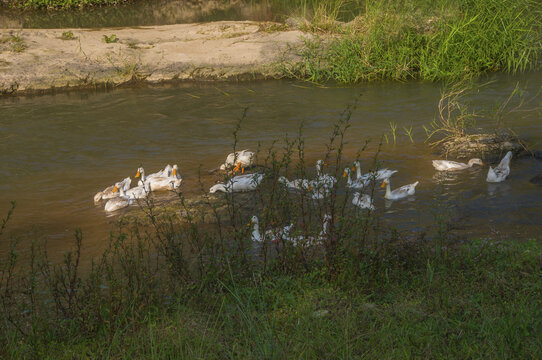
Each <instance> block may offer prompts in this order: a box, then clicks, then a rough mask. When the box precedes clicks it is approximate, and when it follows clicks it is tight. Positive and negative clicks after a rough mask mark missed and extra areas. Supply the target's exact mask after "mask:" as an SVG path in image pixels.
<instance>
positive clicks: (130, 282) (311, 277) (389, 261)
mask: <svg viewBox="0 0 542 360" xmlns="http://www.w3.org/2000/svg"><path fill="white" fill-rule="evenodd" d="M351 111H352V110H351V109H347V110H346V111H345V112H344V113H343V114H342V117H341V119H340V120H339V121H338V122H337V123H336V124H335V126H334V128H333V130H332V133H331V135H330V137H329V142H328V143H327V144H325V149H326V150H325V152H324V154H323V156H322V158H323V159H325V161H326V162H327V163H328V164H329V169H331V170H329V171H328V172H329V173H330V174H332V175H334V176H335V177H336V178H338V179H342V178H341V174H342V169H344V168H345V167H346V166H348V167H350V166H351V163H350V162H346V161H345V160H344V159H343V150H344V148H345V146H352V145H351V144H350V145H349V144H347V143H346V142H345V140H344V139H345V134H346V133H347V130H348V128H349V126H350V116H351ZM245 114H246V113H245ZM241 121H242V120H241ZM239 129H240V125H239V126H238V127H237V128H236V130H235V131H234V149H235V148H236V145H237V143H238V139H237V133H238V132H239ZM304 144H305V142H304V139H303V136H302V129H300V132H299V135H298V136H297V138H294V139H292V138H285V139H284V140H283V141H282V142H275V143H273V144H272V145H271V146H270V147H269V148H268V149H267V150H263V149H259V150H258V152H257V155H256V156H257V160H258V164H260V165H261V166H260V167H259V168H258V171H263V172H264V173H265V177H264V181H263V182H262V184H261V185H260V186H259V187H258V188H257V189H256V191H253V192H249V193H233V194H220V195H209V194H208V193H207V189H203V187H202V194H201V197H202V199H203V200H202V201H201V202H202V203H203V204H202V206H203V207H201V208H195V207H189V206H188V205H187V202H186V201H185V199H184V198H183V196H182V194H179V196H180V200H181V201H180V202H181V204H182V205H181V208H180V209H179V208H176V209H174V212H173V213H172V214H169V215H168V214H166V215H158V212H157V211H156V210H157V208H156V206H155V204H153V202H152V199H150V200H148V201H143V202H142V203H141V206H142V210H143V211H144V212H145V214H146V216H145V217H144V218H137V219H133V220H132V221H129V220H128V219H127V218H124V219H120V220H119V222H118V228H116V229H114V230H113V231H112V233H111V237H110V239H109V246H108V247H107V249H106V250H105V251H104V252H103V254H102V255H101V256H100V257H97V258H95V259H92V262H91V263H90V264H88V259H84V255H83V252H82V248H83V235H82V233H81V232H80V231H77V232H76V233H75V247H74V249H73V251H71V252H67V253H65V254H64V258H63V261H62V262H61V263H53V262H52V260H51V258H50V257H49V254H48V253H47V246H46V244H41V243H39V242H37V241H22V240H21V239H16V238H15V239H11V240H10V239H9V237H8V234H7V229H8V228H9V220H10V217H11V216H13V214H14V213H13V211H11V212H10V213H9V214H8V216H7V217H6V218H5V219H4V220H3V221H0V242H1V244H2V246H3V249H6V246H7V247H8V251H6V252H4V253H3V254H4V255H3V256H2V257H0V319H2V321H0V357H2V358H40V359H41V358H43V359H47V358H54V359H63V358H64V359H71V358H114V359H119V358H145V359H148V358H151V359H158V358H167V359H171V358H190V359H194V358H199V359H224V358H241V359H262V358H266V359H284V358H367V359H374V358H393V359H398V358H412V357H418V358H518V359H530V358H532V359H538V358H541V357H542V343H541V342H540V338H539V334H540V333H541V332H542V312H541V311H540V309H541V308H542V298H541V297H540V292H541V291H542V276H541V267H542V243H541V242H540V241H539V240H532V241H527V242H519V241H516V240H515V239H509V240H506V241H504V240H500V241H497V240H494V239H491V238H489V239H477V240H472V239H468V238H464V237H461V236H458V235H457V234H453V233H452V232H451V231H450V228H451V227H452V226H453V224H454V219H453V218H452V214H450V212H449V209H446V208H439V206H436V207H435V209H434V211H435V213H434V216H435V223H434V224H433V225H431V226H429V227H427V228H424V229H419V230H411V229H397V228H395V227H394V225H393V223H391V222H390V221H388V220H387V219H386V218H385V216H382V215H381V214H379V212H378V211H373V210H370V209H365V210H362V209H358V208H356V207H354V206H353V205H352V203H351V198H352V196H351V195H352V193H351V191H352V190H349V189H348V188H345V186H344V182H345V180H344V179H342V180H340V181H339V185H338V186H333V187H332V188H331V189H330V190H329V192H327V194H326V195H325V196H324V197H323V198H322V199H318V200H314V199H312V198H311V194H312V191H313V189H307V190H306V191H300V192H294V193H292V192H290V191H289V190H288V189H287V188H285V187H284V186H282V185H281V184H282V182H281V181H280V180H279V178H280V176H282V175H288V176H295V177H296V178H312V176H313V175H312V174H311V172H310V171H307V168H308V167H309V165H307V162H306V159H305V156H304V154H305V150H304ZM364 149H365V148H364V147H362V148H360V149H359V151H358V158H360V157H361V155H362V153H363V152H364ZM368 162H369V161H368V159H367V157H365V162H364V163H365V164H367V163H368ZM365 166H366V167H367V169H366V171H370V170H369V169H372V170H375V169H376V168H378V167H379V161H378V159H377V156H375V157H374V158H373V159H372V164H371V165H368V166H367V165H365ZM333 169H334V171H333ZM230 176H231V174H229V173H226V174H224V179H225V180H227V179H228V178H229V177H230ZM378 185H379V184H378ZM376 186H377V184H376V183H375V184H373V185H372V186H370V187H369V188H368V189H365V190H364V191H365V192H369V194H371V195H373V194H374V193H375V191H376V189H375V188H376ZM316 191H318V190H317V189H316ZM217 199H219V200H220V202H219V201H217ZM14 207H15V204H14ZM179 210H181V217H180V216H179ZM253 215H257V216H258V217H259V226H260V234H264V235H262V236H264V241H263V242H261V243H258V242H257V241H254V240H253V239H252V238H251V234H252V232H253V231H255V230H254V227H253V224H251V223H252V222H253V221H252V220H251V223H249V224H248V226H247V223H248V222H249V220H250V219H251V217H252V216H253ZM15 216H16V213H15ZM209 218H211V220H212V221H211V220H209ZM324 219H328V220H327V223H326V224H327V225H326V226H324V223H323V221H324ZM290 223H291V224H293V225H294V226H293V229H292V230H290V231H291V232H290V235H291V236H292V237H294V238H295V239H297V243H294V242H292V241H291V240H290V239H289V238H286V237H281V236H280V235H278V232H276V231H275V232H273V233H272V234H267V233H265V230H267V229H270V228H273V229H282V227H283V226H285V225H287V224H290ZM275 236H276V239H275V240H274V241H273V239H272V237H275ZM85 261H87V265H85V269H84V270H83V269H82V267H83V265H82V263H83V262H85Z"/></svg>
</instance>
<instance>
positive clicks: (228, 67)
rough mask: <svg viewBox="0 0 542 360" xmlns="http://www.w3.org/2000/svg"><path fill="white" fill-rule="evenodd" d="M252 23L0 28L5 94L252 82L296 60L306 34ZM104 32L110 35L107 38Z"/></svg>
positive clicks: (276, 73) (1, 90)
mask: <svg viewBox="0 0 542 360" xmlns="http://www.w3.org/2000/svg"><path fill="white" fill-rule="evenodd" d="M276 29H280V27H279V26H278V25H276V24H275V25H274V24H272V23H258V22H251V21H221V22H213V23H201V24H180V25H166V26H150V27H134V28H102V29H25V30H15V29H13V30H10V29H4V30H0V31H1V35H0V93H1V94H19V93H32V92H43V91H50V90H54V89H59V88H60V89H64V88H88V87H104V86H107V87H115V86H119V85H123V84H129V83H134V82H136V83H137V82H147V83H162V82H171V81H176V80H247V79H258V78H273V77H278V76H280V74H281V71H280V67H279V65H278V64H281V63H284V62H295V61H299V57H298V56H297V55H296V52H297V51H296V49H297V48H298V47H299V46H300V45H301V44H302V43H303V37H305V36H307V35H306V34H304V33H302V32H301V31H296V30H292V31H282V30H281V31H276ZM106 37H107V39H105V38H106Z"/></svg>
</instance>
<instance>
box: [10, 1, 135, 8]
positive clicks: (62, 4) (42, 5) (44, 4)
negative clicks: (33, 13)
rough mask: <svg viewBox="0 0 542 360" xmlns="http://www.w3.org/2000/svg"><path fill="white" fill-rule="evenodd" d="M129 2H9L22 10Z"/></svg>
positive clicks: (11, 5)
mask: <svg viewBox="0 0 542 360" xmlns="http://www.w3.org/2000/svg"><path fill="white" fill-rule="evenodd" d="M126 1H129V0H7V1H5V2H4V3H5V4H7V6H9V7H15V8H21V9H70V8H82V7H92V6H111V5H118V4H121V3H124V2H126Z"/></svg>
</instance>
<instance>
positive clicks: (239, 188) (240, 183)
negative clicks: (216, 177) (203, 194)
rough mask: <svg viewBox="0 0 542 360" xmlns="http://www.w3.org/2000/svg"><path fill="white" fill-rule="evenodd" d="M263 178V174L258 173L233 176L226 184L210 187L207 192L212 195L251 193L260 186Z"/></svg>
mask: <svg viewBox="0 0 542 360" xmlns="http://www.w3.org/2000/svg"><path fill="white" fill-rule="evenodd" d="M263 177H264V175H263V174H258V173H257V174H246V175H238V176H234V177H233V178H231V179H230V180H228V181H227V182H226V183H222V184H216V185H213V186H211V188H210V189H209V192H210V193H211V194H214V193H215V192H217V191H221V192H225V193H232V192H243V191H253V190H256V188H257V187H258V185H260V183H261V182H262V180H263Z"/></svg>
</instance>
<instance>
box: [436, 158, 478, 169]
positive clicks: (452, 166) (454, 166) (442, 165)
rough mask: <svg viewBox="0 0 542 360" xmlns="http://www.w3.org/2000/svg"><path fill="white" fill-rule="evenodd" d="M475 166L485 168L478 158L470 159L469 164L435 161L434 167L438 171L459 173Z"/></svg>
mask: <svg viewBox="0 0 542 360" xmlns="http://www.w3.org/2000/svg"><path fill="white" fill-rule="evenodd" d="M473 165H480V166H484V162H483V161H482V160H481V159H478V158H474V159H470V160H469V162H468V163H467V164H465V163H462V162H457V161H449V160H433V167H434V168H435V169H436V170H437V171H459V170H465V169H468V168H471V167H472V166H473Z"/></svg>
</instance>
